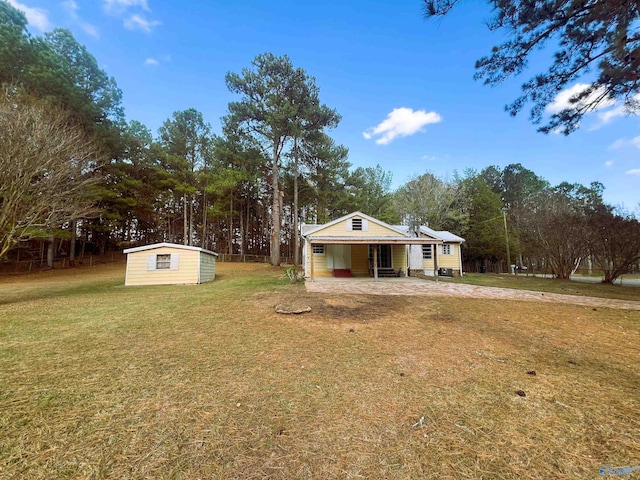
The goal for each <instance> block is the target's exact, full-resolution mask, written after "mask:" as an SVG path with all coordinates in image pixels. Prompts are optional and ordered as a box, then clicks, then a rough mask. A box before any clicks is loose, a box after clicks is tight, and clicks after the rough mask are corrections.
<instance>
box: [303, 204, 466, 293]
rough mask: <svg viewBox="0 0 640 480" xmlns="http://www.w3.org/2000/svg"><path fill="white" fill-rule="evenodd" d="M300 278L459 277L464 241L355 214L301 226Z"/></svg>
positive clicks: (452, 236)
mask: <svg viewBox="0 0 640 480" xmlns="http://www.w3.org/2000/svg"><path fill="white" fill-rule="evenodd" d="M302 236H303V238H304V244H303V248H302V250H303V256H302V258H303V262H304V272H305V276H306V277H308V278H310V279H312V280H313V279H314V278H315V277H330V276H340V277H366V276H371V277H374V278H378V277H390V276H396V277H397V276H407V275H409V274H411V275H430V276H434V275H436V274H440V275H460V274H462V254H461V250H460V245H461V244H462V242H464V239H463V238H461V237H458V236H457V235H454V234H452V233H450V232H445V231H435V230H432V229H430V228H428V227H424V226H419V225H415V226H412V227H409V226H406V225H389V224H387V223H385V222H382V221H381V220H378V219H376V218H373V217H371V216H369V215H365V214H363V213H361V212H354V213H351V214H349V215H346V216H344V217H341V218H338V219H337V220H334V221H332V222H329V223H326V224H323V225H303V226H302Z"/></svg>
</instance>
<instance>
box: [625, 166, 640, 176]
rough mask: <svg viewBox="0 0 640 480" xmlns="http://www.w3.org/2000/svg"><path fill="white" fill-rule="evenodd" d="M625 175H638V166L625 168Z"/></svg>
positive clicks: (639, 172) (639, 174) (639, 170)
mask: <svg viewBox="0 0 640 480" xmlns="http://www.w3.org/2000/svg"><path fill="white" fill-rule="evenodd" d="M624 173H625V174H627V175H638V176H640V168H632V169H631V170H627V171H626V172H624Z"/></svg>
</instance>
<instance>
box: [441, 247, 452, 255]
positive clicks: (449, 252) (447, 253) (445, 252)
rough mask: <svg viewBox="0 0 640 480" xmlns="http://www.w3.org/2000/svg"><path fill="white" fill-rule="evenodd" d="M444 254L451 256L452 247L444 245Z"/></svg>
mask: <svg viewBox="0 0 640 480" xmlns="http://www.w3.org/2000/svg"><path fill="white" fill-rule="evenodd" d="M442 254H443V255H451V245H442Z"/></svg>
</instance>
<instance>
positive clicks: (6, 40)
mask: <svg viewBox="0 0 640 480" xmlns="http://www.w3.org/2000/svg"><path fill="white" fill-rule="evenodd" d="M26 25H27V21H26V18H25V16H24V15H23V14H22V13H21V12H19V11H18V10H16V9H14V8H13V7H11V6H10V5H9V4H8V3H6V2H5V1H0V83H1V84H2V91H1V97H0V142H1V143H0V208H1V211H0V260H2V261H12V260H16V259H18V258H25V256H27V257H28V255H30V254H32V249H33V247H34V245H36V246H37V245H46V246H47V259H48V263H49V265H50V266H51V265H52V262H53V258H54V257H55V255H56V251H59V250H60V249H63V250H65V252H66V253H67V254H68V256H69V261H70V263H71V265H73V264H74V262H75V257H76V254H77V253H78V252H82V251H83V249H84V248H85V247H86V246H87V245H90V246H91V248H92V249H94V251H96V252H99V253H103V252H105V251H107V250H119V249H121V248H123V247H127V246H132V245H139V244H148V243H154V242H161V241H167V242H173V243H183V244H185V245H197V246H201V247H204V248H208V249H213V250H216V251H218V252H220V253H230V254H256V255H269V256H270V257H271V261H272V263H273V264H274V265H277V264H279V263H280V261H281V257H282V256H285V257H288V258H291V259H292V260H293V261H294V263H296V264H297V263H298V262H299V255H300V239H299V223H300V222H305V223H325V222H327V221H329V220H332V219H334V218H337V217H339V216H341V215H344V214H347V213H349V212H352V211H355V210H359V211H362V212H363V213H366V214H369V215H372V216H374V217H377V218H379V219H381V220H383V221H386V222H389V223H400V222H410V221H420V222H422V223H423V224H429V225H430V226H431V227H432V228H434V229H437V230H449V231H451V232H453V233H456V234H458V235H461V236H463V237H465V238H466V243H465V247H464V249H463V252H464V261H465V265H466V267H467V268H471V269H474V268H476V267H477V266H481V265H486V263H487V262H490V263H492V264H499V263H501V262H502V264H503V265H505V266H506V264H507V263H512V262H511V261H507V258H506V257H507V256H508V255H507V253H506V252H507V248H506V247H507V246H508V247H509V252H510V254H509V255H511V258H510V259H509V260H511V259H513V261H514V262H516V264H518V265H519V266H521V267H524V266H525V264H526V265H528V266H533V265H537V266H539V268H547V269H549V270H550V271H552V272H553V273H555V274H556V275H557V276H559V277H562V278H566V277H567V276H568V275H569V274H570V272H571V271H572V270H573V269H574V268H575V267H576V265H577V264H578V263H579V262H580V261H582V260H584V259H586V258H589V259H591V261H592V262H594V265H597V266H598V268H601V269H602V270H603V271H604V272H605V280H608V281H611V280H612V279H614V278H615V277H616V276H618V275H620V274H621V273H624V272H625V271H628V270H629V269H630V268H633V266H634V265H635V264H637V262H638V255H639V253H638V252H640V248H639V246H638V245H637V242H638V241H637V240H634V241H632V240H631V239H638V238H640V235H638V234H637V233H638V221H637V219H636V218H635V217H633V216H632V215H630V214H628V213H623V212H619V211H617V210H616V209H614V208H612V207H611V206H608V205H606V204H605V203H604V202H603V201H602V189H603V187H602V185H600V184H597V183H593V184H591V185H590V186H589V187H584V186H581V185H570V184H561V185H558V186H556V187H551V186H550V185H549V184H548V182H546V181H545V180H544V179H542V178H540V177H538V176H537V175H536V174H535V173H533V172H531V171H529V170H527V169H525V168H524V167H522V166H521V165H519V164H513V165H509V166H507V167H505V168H504V169H502V170H501V169H499V168H498V167H487V168H485V169H483V170H482V171H480V172H475V171H465V172H463V173H462V174H458V173H455V172H454V174H453V177H452V178H445V179H443V178H438V177H436V176H435V175H433V174H431V173H429V172H427V173H424V174H422V175H419V176H416V177H414V178H412V179H410V180H408V181H407V182H406V183H405V184H404V185H402V186H401V187H399V188H397V189H396V190H393V189H392V181H393V178H392V172H389V171H385V170H384V169H383V168H382V167H380V166H379V165H377V166H375V167H373V166H370V167H358V168H354V167H353V165H352V164H351V163H350V162H349V161H348V149H347V148H346V147H345V146H343V145H339V144H336V142H335V141H334V140H333V139H332V138H331V137H330V135H329V132H330V130H331V129H333V128H335V127H336V126H337V125H338V124H339V122H340V120H341V117H340V115H339V114H338V112H336V111H335V110H334V109H332V108H330V107H328V106H326V105H324V104H323V103H321V101H320V98H319V97H320V95H319V89H318V87H317V85H316V83H315V79H314V78H313V77H312V76H310V75H309V74H307V72H306V71H305V70H303V69H301V68H296V67H294V66H293V64H292V62H291V60H290V59H289V57H287V56H286V55H285V56H281V57H278V56H275V55H273V54H270V53H265V54H261V55H258V56H257V57H256V58H255V59H254V60H253V61H252V63H251V65H250V66H249V67H247V68H245V69H243V70H242V71H241V72H239V73H234V72H229V73H228V74H227V75H226V78H225V80H226V84H227V87H228V88H229V90H230V91H231V92H232V93H235V94H236V95H237V96H238V100H236V101H233V102H231V103H230V104H229V106H228V112H227V114H226V115H225V116H224V117H223V118H222V131H221V132H220V133H219V134H216V133H214V132H213V131H212V128H211V126H210V124H209V123H208V122H207V121H206V120H205V119H204V118H203V115H202V113H200V112H199V111H198V110H197V109H195V108H188V109H186V110H183V111H178V112H174V113H173V114H172V116H171V117H170V118H168V119H167V120H165V121H164V123H163V124H162V126H161V127H160V129H159V130H158V132H157V135H155V136H154V134H153V133H152V132H151V131H150V130H149V129H148V128H147V127H146V126H145V125H143V124H142V123H140V122H138V121H135V120H132V121H126V119H125V116H124V112H123V108H122V104H121V101H122V93H121V91H120V90H119V89H118V87H117V84H116V81H115V80H114V79H113V78H111V77H109V76H108V75H107V74H106V73H105V72H104V71H102V70H101V69H100V68H99V67H98V64H97V62H96V60H95V58H94V57H93V56H92V55H91V54H90V53H89V52H88V51H87V50H86V48H85V47H84V46H82V45H80V44H79V43H78V42H77V41H76V40H75V38H74V37H73V35H72V34H71V33H70V32H69V31H68V30H63V29H55V30H54V31H52V32H50V33H47V34H45V35H44V36H43V37H33V36H31V35H30V34H29V33H28V32H27V30H26ZM507 218H508V224H507V223H506V222H505V220H506V219H507ZM502 222H505V225H506V227H505V226H503V224H502ZM614 227H615V228H614ZM612 232H620V233H612ZM507 236H508V238H509V239H508V241H506V237H507Z"/></svg>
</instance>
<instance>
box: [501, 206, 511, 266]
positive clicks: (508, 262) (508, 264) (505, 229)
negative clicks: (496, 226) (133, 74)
mask: <svg viewBox="0 0 640 480" xmlns="http://www.w3.org/2000/svg"><path fill="white" fill-rule="evenodd" d="M502 217H503V218H504V237H505V239H506V242H507V271H508V272H509V273H511V254H510V253H509V231H508V230H507V211H506V210H502Z"/></svg>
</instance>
